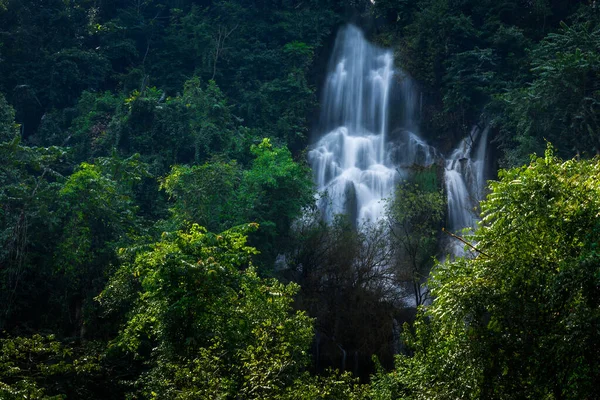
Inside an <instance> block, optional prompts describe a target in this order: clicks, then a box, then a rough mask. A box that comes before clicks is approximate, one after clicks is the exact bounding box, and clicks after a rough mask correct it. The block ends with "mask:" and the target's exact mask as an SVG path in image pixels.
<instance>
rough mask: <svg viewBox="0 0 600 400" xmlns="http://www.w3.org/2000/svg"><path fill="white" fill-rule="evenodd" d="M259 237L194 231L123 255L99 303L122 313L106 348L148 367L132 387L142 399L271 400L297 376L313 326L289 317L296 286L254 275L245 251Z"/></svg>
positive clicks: (293, 315) (169, 236) (242, 232)
mask: <svg viewBox="0 0 600 400" xmlns="http://www.w3.org/2000/svg"><path fill="white" fill-rule="evenodd" d="M256 228H257V225H256V224H249V225H245V226H240V227H238V228H235V229H232V230H228V231H225V232H223V233H221V234H218V235H216V234H210V233H207V232H206V230H204V229H203V228H200V227H199V226H197V225H194V226H193V227H192V228H191V229H190V230H189V231H178V232H174V233H165V234H163V237H162V239H161V240H160V241H159V242H157V243H154V244H152V245H150V246H147V247H146V248H144V249H131V251H130V252H125V253H124V255H125V256H126V258H128V261H126V262H125V263H124V264H123V265H122V266H121V267H120V268H119V270H118V271H117V272H116V273H115V275H114V276H113V277H112V279H111V282H110V283H109V285H108V286H107V288H106V289H105V290H104V292H103V293H102V294H101V295H100V297H99V300H100V302H101V303H102V304H104V305H105V306H106V307H107V309H108V310H113V311H115V310H116V311H118V310H119V309H120V308H121V307H122V306H123V305H125V306H126V309H127V310H128V311H127V314H126V318H125V321H124V324H123V329H122V331H121V333H120V335H119V336H118V337H117V338H116V340H115V341H114V342H113V345H114V346H118V348H120V349H122V350H123V351H125V352H131V353H133V354H134V355H135V356H136V357H137V358H139V359H141V360H142V361H144V363H145V364H146V365H147V367H146V368H144V369H145V370H146V372H144V373H142V374H141V375H140V376H139V377H138V380H137V384H138V385H139V386H138V387H139V392H140V393H142V394H143V395H144V396H145V397H148V398H155V397H157V398H163V399H175V398H177V399H188V398H190V399H191V398H199V397H230V396H234V395H238V396H242V397H244V398H248V399H254V398H274V397H275V396H276V394H277V393H283V392H284V391H285V389H286V388H288V387H290V386H291V385H293V384H294V381H295V380H296V379H299V378H300V377H301V371H302V368H303V367H304V366H305V365H306V362H307V361H308V353H307V349H308V346H309V344H310V341H311V338H312V326H311V321H310V319H309V318H308V317H307V316H306V315H304V313H301V312H296V313H292V312H291V307H290V306H291V302H292V298H293V295H294V294H295V293H296V291H297V289H298V288H297V286H296V285H295V284H289V285H283V284H281V283H279V282H277V281H276V280H273V279H268V280H264V279H261V278H259V277H258V275H257V274H256V270H255V268H254V267H253V266H252V262H251V257H252V256H253V255H255V254H256V253H257V252H256V250H255V249H253V248H251V247H248V246H247V245H246V234H247V233H248V232H250V231H251V230H254V229H256Z"/></svg>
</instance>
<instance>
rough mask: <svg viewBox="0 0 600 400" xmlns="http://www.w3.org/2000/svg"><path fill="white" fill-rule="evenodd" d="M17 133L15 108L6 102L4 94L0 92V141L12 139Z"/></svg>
mask: <svg viewBox="0 0 600 400" xmlns="http://www.w3.org/2000/svg"><path fill="white" fill-rule="evenodd" d="M17 133H18V131H17V125H16V124H15V110H14V109H13V108H12V107H11V106H10V105H9V104H8V103H7V102H6V98H5V97H4V95H3V94H2V93H0V143H2V142H8V141H10V140H12V139H13V138H14V137H15V136H16V135H17Z"/></svg>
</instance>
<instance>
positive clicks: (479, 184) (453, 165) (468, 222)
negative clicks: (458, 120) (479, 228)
mask: <svg viewBox="0 0 600 400" xmlns="http://www.w3.org/2000/svg"><path fill="white" fill-rule="evenodd" d="M488 132H489V128H488V127H486V128H485V129H483V130H481V129H480V128H479V127H477V126H475V127H473V129H472V130H471V134H470V135H469V136H468V137H466V138H464V139H463V140H462V141H461V142H460V143H459V145H458V147H457V148H456V149H455V150H454V151H453V152H452V155H451V156H450V158H449V159H447V160H446V165H445V173H444V175H445V177H444V179H445V184H446V193H447V195H448V228H449V229H450V230H451V231H453V232H459V231H461V230H462V229H464V228H474V227H475V225H476V223H477V213H476V211H475V210H476V208H477V204H478V203H479V201H480V200H482V199H483V195H484V188H485V155H486V151H487V141H488ZM475 145H477V147H475ZM449 250H450V253H451V254H452V255H455V256H461V255H464V251H463V246H462V244H460V243H457V242H454V243H453V245H452V246H451V247H450V249H449Z"/></svg>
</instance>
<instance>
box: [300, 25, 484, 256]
mask: <svg viewBox="0 0 600 400" xmlns="http://www.w3.org/2000/svg"><path fill="white" fill-rule="evenodd" d="M394 94H395V95H397V98H398V100H399V101H400V103H399V106H397V107H396V106H395V107H394V110H393V112H394V114H398V115H397V116H396V115H395V117H396V118H395V120H394V122H395V123H398V124H399V125H400V127H399V128H397V129H393V130H391V129H390V126H389V125H390V118H389V117H390V108H391V106H390V103H391V101H390V99H391V98H392V97H394V96H393V95H394ZM395 98H396V97H394V99H395ZM422 103H423V98H422V95H420V94H419V92H418V91H417V90H416V87H415V84H414V82H413V80H412V79H410V77H409V76H407V75H406V74H405V73H404V72H403V71H402V70H399V69H397V68H394V58H393V55H392V52H391V51H389V50H386V49H382V48H379V47H377V46H374V45H373V44H370V43H369V42H367V40H366V39H365V37H364V35H363V33H362V32H361V31H360V30H359V29H358V28H357V27H355V26H353V25H348V26H346V27H344V28H342V29H341V30H340V32H339V33H338V36H337V39H336V42H335V45H334V49H333V53H332V55H331V60H330V63H329V67H328V74H327V77H326V80H325V83H324V87H323V97H322V103H321V106H322V109H321V115H320V119H319V123H318V126H317V131H316V132H315V133H316V137H317V138H318V140H317V141H316V143H315V144H314V145H313V146H312V149H311V150H310V151H309V153H308V159H309V162H310V165H311V167H312V169H313V172H314V176H315V182H316V184H317V186H318V190H319V192H320V193H321V195H320V196H319V198H318V199H317V202H318V206H319V208H320V210H321V212H322V214H323V216H324V218H325V219H326V220H328V221H331V220H332V218H333V216H334V215H335V214H346V215H348V216H349V217H350V218H351V220H352V221H354V222H355V223H357V224H359V223H361V222H365V221H371V222H374V221H376V220H378V219H379V218H380V217H382V216H383V213H384V210H385V204H384V201H383V200H384V199H386V198H389V197H390V196H391V195H392V193H393V189H394V185H395V184H396V183H397V182H398V180H399V179H400V178H403V177H408V175H409V174H410V173H411V172H410V171H411V169H412V168H413V167H415V166H420V167H429V166H432V165H434V164H436V165H440V166H444V181H445V182H444V184H445V189H446V193H447V196H448V198H447V202H448V209H447V228H448V229H449V230H451V231H453V232H460V231H461V230H462V229H463V228H467V227H474V226H475V224H476V221H477V213H476V212H475V209H476V208H477V204H478V201H479V200H481V199H482V198H483V189H484V186H485V154H486V150H487V149H486V146H487V136H488V131H489V129H488V128H485V129H480V128H478V127H474V128H473V130H472V131H471V134H470V135H469V136H468V137H466V138H465V139H463V140H462V141H461V142H460V143H459V145H458V146H457V147H456V149H455V150H454V151H453V152H452V154H451V155H450V157H448V158H445V157H444V156H443V155H442V154H441V153H440V152H439V151H438V150H437V149H435V148H434V147H432V146H430V145H428V144H427V143H426V142H425V141H424V140H423V139H421V138H420V137H419V135H418V134H417V133H415V130H416V129H417V126H418V113H420V110H421V108H422V106H423V104H422ZM455 242H456V241H455ZM459 244H460V243H459ZM452 246H453V247H452V248H451V250H450V253H451V254H453V255H459V254H462V251H461V250H460V249H459V248H460V246H454V245H452Z"/></svg>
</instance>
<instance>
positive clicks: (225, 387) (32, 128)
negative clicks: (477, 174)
mask: <svg viewBox="0 0 600 400" xmlns="http://www.w3.org/2000/svg"><path fill="white" fill-rule="evenodd" d="M348 21H351V22H354V23H356V24H358V25H359V26H361V27H363V28H364V29H365V31H366V32H367V35H368V37H369V38H370V39H371V40H372V41H374V42H376V43H378V44H380V45H381V46H384V47H387V48H391V49H393V51H394V53H395V55H396V62H397V64H398V67H399V68H403V69H404V70H405V71H406V72H407V73H408V74H410V75H411V76H412V77H413V78H414V79H415V80H416V81H417V83H418V86H419V90H420V91H421V93H422V94H423V110H422V112H421V119H420V124H421V132H424V133H425V134H426V135H427V137H426V139H427V140H428V141H429V142H431V143H433V144H435V145H436V146H437V147H438V148H440V149H442V151H445V152H448V151H450V150H451V148H452V146H453V145H454V144H455V143H456V142H457V141H458V140H460V139H461V138H462V137H464V136H466V135H467V134H468V132H469V131H470V129H471V126H472V125H474V124H478V123H482V121H485V123H488V124H490V126H491V127H492V128H491V129H492V130H491V131H492V135H493V143H494V145H495V148H496V150H495V153H496V156H495V157H496V159H497V162H498V165H499V166H500V167H502V168H504V169H505V170H503V171H501V172H499V174H498V180H497V181H496V182H494V183H492V184H491V185H490V188H489V193H490V195H489V196H488V198H487V200H486V201H484V202H483V203H482V205H481V211H482V217H483V220H482V223H481V225H480V229H479V230H478V231H477V233H475V236H474V237H472V238H468V240H471V241H473V243H477V252H476V257H473V258H470V259H465V260H462V259H459V260H455V261H454V262H449V263H445V264H437V265H436V266H433V261H432V256H435V255H438V256H439V254H438V251H437V242H438V239H439V237H440V235H441V234H440V228H441V227H442V226H443V223H444V222H443V219H444V210H445V208H444V204H443V199H442V195H441V193H440V187H438V186H435V185H434V186H433V187H424V186H423V185H422V184H421V185H420V186H419V182H418V179H417V181H415V182H411V183H409V184H406V185H404V186H400V187H399V188H398V190H397V192H396V194H395V199H390V200H389V202H390V204H389V208H388V217H389V218H388V221H391V223H392V224H393V225H394V226H395V227H407V228H408V229H409V230H410V231H412V232H413V233H414V235H413V236H412V237H413V238H416V239H417V241H416V244H415V243H412V242H411V243H409V245H412V246H413V248H414V246H418V248H419V252H415V253H414V256H413V257H412V258H410V257H409V258H410V260H409V261H411V262H410V263H408V264H410V265H412V267H406V264H407V262H404V263H400V264H398V265H399V267H398V268H400V269H399V270H398V271H397V273H395V275H394V279H395V280H396V281H395V282H396V283H398V284H399V285H402V284H406V283H407V282H408V283H411V282H412V283H414V282H415V281H416V282H418V283H420V282H421V280H422V278H423V274H425V273H426V272H428V271H429V270H430V269H431V268H432V267H433V272H432V276H431V278H430V281H429V283H428V287H429V289H430V291H431V298H432V299H433V301H432V303H431V304H430V305H428V306H427V307H423V308H420V311H419V312H418V313H417V315H415V312H416V310H414V309H413V308H411V307H407V305H406V304H407V303H406V301H405V299H403V298H402V297H401V296H398V295H397V294H396V293H394V291H391V290H390V285H389V283H386V279H388V278H389V276H388V275H386V276H382V274H381V273H380V270H379V269H378V266H380V265H382V262H383V261H382V260H381V259H378V257H382V254H383V256H385V257H394V256H392V255H389V254H386V253H385V251H383V250H382V249H389V248H400V247H401V246H402V244H403V243H402V242H398V239H397V238H394V237H393V235H391V236H390V235H389V234H387V233H386V230H385V229H384V228H383V227H381V226H374V227H364V229H355V228H354V227H352V225H351V224H350V222H349V221H348V220H347V219H345V218H344V217H343V216H340V217H339V218H338V219H336V220H335V221H334V223H333V224H330V225H327V224H324V223H323V222H322V220H321V219H320V218H319V216H318V212H317V211H316V210H315V209H314V194H315V188H314V185H313V179H312V173H311V171H310V168H309V167H308V166H307V163H306V157H305V150H306V148H307V146H308V145H310V144H311V139H312V138H311V135H310V133H311V128H312V126H313V125H314V124H315V116H316V115H318V110H319V102H318V99H319V94H320V93H319V87H320V86H321V84H322V82H323V79H324V74H325V71H326V66H327V61H328V58H329V52H330V51H331V48H332V46H333V42H334V39H335V33H336V31H337V29H338V28H339V27H340V26H342V25H343V24H345V23H347V22H348ZM599 124H600V9H599V8H598V6H597V5H596V2H595V1H587V0H581V1H575V0H506V1H491V0H478V1H474V0H377V1H376V2H374V3H371V2H370V1H361V0H353V1H341V0H320V1H317V0H264V1H259V0H214V1H210V0H205V1H199V0H198V1H194V0H81V1H75V0H0V160H1V162H0V243H1V245H0V304H1V305H2V307H0V332H1V333H0V398H2V399H17V398H19V399H21V398H27V399H61V398H68V399H79V398H89V399H123V398H131V399H134V398H148V399H150V398H160V399H196V398H198V399H202V398H232V399H233V398H243V399H252V398H256V399H259V398H261V399H262V398H274V399H275V398H277V399H288V398H289V399H318V398H322V399H344V398H372V399H388V398H407V399H412V398H423V399H436V398H447V399H455V398H540V399H563V398H573V399H583V398H590V399H593V398H597V396H598V395H597V393H595V391H594V389H595V388H597V387H598V386H599V385H600V354H599V351H600V330H598V326H599V323H600V311H599V310H600V307H599V305H600V272H599V265H600V263H599V262H598V261H599V257H600V254H599V253H598V252H599V250H598V244H599V243H600V239H599V238H600V223H599V222H598V221H599V215H600V182H599V179H600V178H599V177H600V171H599V166H598V165H599V164H598V159H597V158H595V157H596V156H597V154H598V153H599V152H600V133H599V132H600V126H599ZM547 142H550V143H552V145H551V146H550V145H548V144H547ZM532 154H534V155H537V156H531V155H532ZM574 157H575V158H574ZM571 158H573V159H572V160H570V161H563V160H565V159H571ZM524 165H525V166H524ZM424 199H427V200H426V201H425V203H426V204H427V205H428V206H429V207H420V205H422V204H423V202H424ZM384 253H385V254H384ZM396 256H397V255H396ZM402 257H404V258H406V257H408V256H407V255H406V254H404V255H403V256H402ZM405 261H406V260H405ZM417 303H419V301H417ZM398 322H407V324H406V325H404V327H403V328H401V327H400V326H399V324H398ZM400 332H402V339H400V338H399V337H398V335H399V334H400ZM373 356H375V357H373ZM394 359H395V360H394ZM336 370H337V371H336ZM356 378H360V380H358V379H356Z"/></svg>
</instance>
